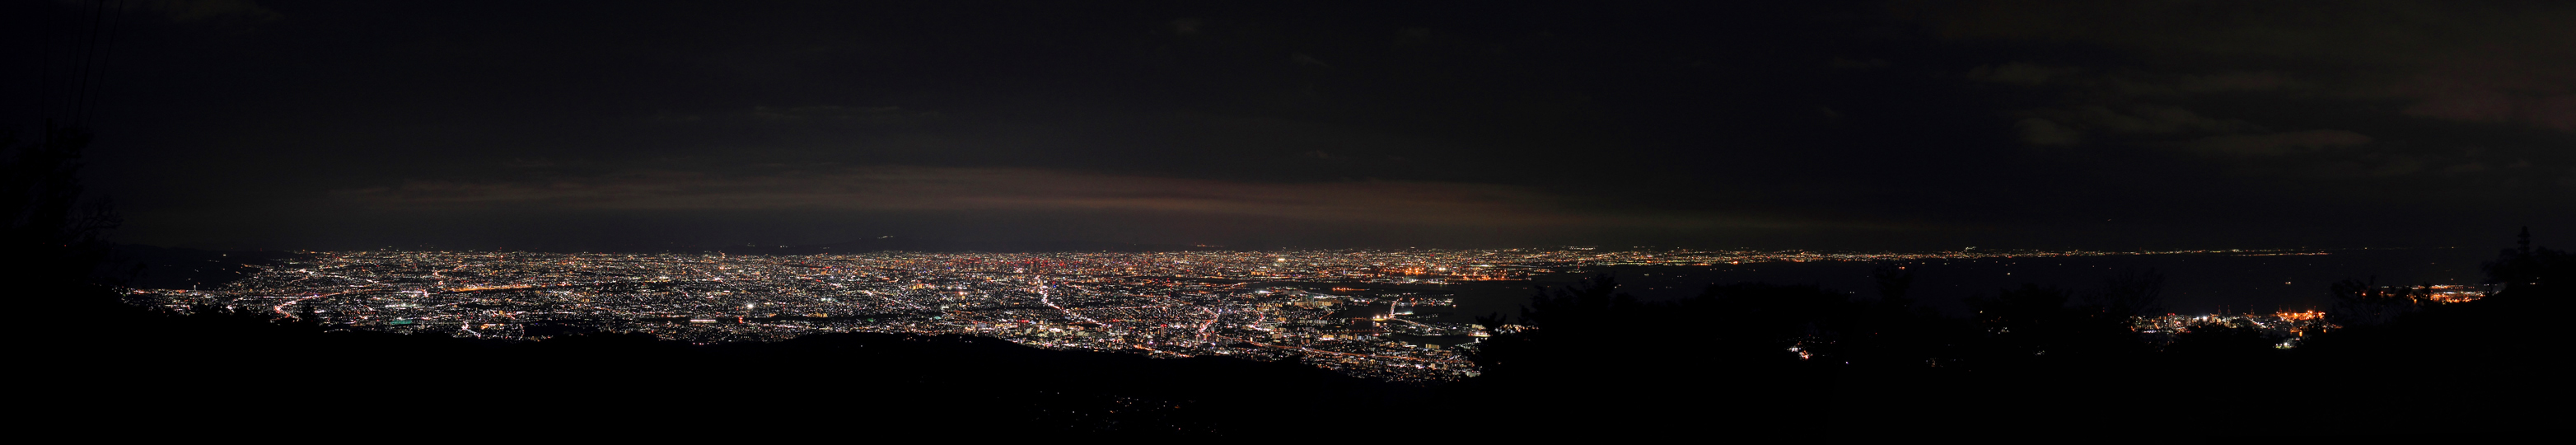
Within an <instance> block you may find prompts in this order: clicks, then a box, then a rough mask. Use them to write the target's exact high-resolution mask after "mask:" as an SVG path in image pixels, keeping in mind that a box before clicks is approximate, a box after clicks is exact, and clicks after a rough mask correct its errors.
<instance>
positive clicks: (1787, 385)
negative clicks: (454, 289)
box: [5, 128, 2576, 440]
mask: <svg viewBox="0 0 2576 445" xmlns="http://www.w3.org/2000/svg"><path fill="white" fill-rule="evenodd" d="M87 140H88V135H87V134H86V133H83V132H81V131H79V130H77V129H71V128H49V129H48V130H47V132H46V133H45V134H43V135H42V137H40V138H39V139H37V140H35V141H19V140H16V139H14V138H9V139H7V140H6V145H7V150H8V151H7V154H8V162H9V163H8V165H7V166H6V168H7V170H8V171H9V172H10V173H9V174H10V177H9V180H8V183H7V184H5V186H6V187H8V188H7V189H6V190H5V191H6V192H8V196H9V199H13V200H15V201H13V202H12V204H13V207H12V209H13V210H14V212H15V213H13V214H12V217H13V219H12V220H11V225H10V226H9V232H8V236H9V240H8V242H9V243H10V244H9V247H10V251H9V252H8V257H9V265H10V266H11V267H9V268H8V269H7V272H6V273H7V278H8V280H9V282H10V283H11V285H12V286H13V287H15V289H14V290H13V292H12V294H13V295H15V296H17V297H18V298H16V299H15V300H16V302H17V303H19V304H22V305H24V306H23V307H27V308H31V309H34V310H33V311H30V313H31V314H33V315H31V316H29V317H27V321H26V322H22V323H13V324H12V327H13V329H14V330H16V331H17V332H16V334H17V335H16V336H15V337H13V338H12V340H13V341H15V342H17V343H18V344H20V345H22V347H21V349H20V350H21V351H25V352H23V354H25V355H24V356H23V357H21V359H20V360H19V361H18V363H22V365H21V366H23V367H27V368H31V369H32V370H33V371H34V372H32V373H29V374H24V375H22V376H21V377H19V379H20V382H21V383H22V385H21V387H20V388H21V389H20V390H19V393H20V394H21V395H20V396H19V398H18V400H21V401H24V402H27V405H30V406H35V407H38V408H39V409H37V410H36V411H37V412H36V413H35V414H34V417H33V418H34V419H35V420H37V421H38V423H40V424H44V425H48V426H50V427H54V428H75V427H77V428H88V429H87V431H93V432H100V433H102V434H239V435H253V436H257V435H274V436H279V437H293V436H300V435H307V434H320V433H322V432H360V431H364V432H379V433H381V432H393V433H401V434H423V435H438V436H450V435H452V436H486V437H500V433H497V431H517V430H521V429H533V430H539V431H552V432H554V433H556V434H569V435H588V436H615V435H629V436H639V437H659V438H668V437H677V436H710V437H712V436H762V437H775V436H781V435H806V434H844V435H893V434H901V435H952V436H955V437H959V438H978V437H992V436H995V435H1004V434H1012V435H1016V434H1038V435H1045V434H1057V433H1095V434H1116V435H1179V436H1200V435H1205V436H1240V437H1264V436H1275V437H1299V436H1294V435H1316V436H1318V437H1390V436H1424V437H1455V438H1460V439H1466V440H1481V438H1483V437H1486V436H1491V435H1495V434H1504V435H1511V437H1534V436H1529V435H1553V434H1590V435H1595V436H1639V437H1643V436H1646V435H1656V434H1670V433H1688V434H1693V436H1688V437H1703V438H1710V439H1717V438H1731V437H1748V436H1766V437H1850V436H1878V435H1907V436H1916V435H1934V436H1946V435H1962V436H1964V435H1979V436H1994V435H2043V434H2070V435H2073V436H2067V437H2074V438H2094V439H2103V438H2142V437H2151V436H2152V437H2169V436H2173V435H2181V434H2281V435H2309V434H2387V433H2452V432H2462V431H2469V432H2487V431H2510V430H2521V429H2536V428H2549V427H2563V423H2561V422H2563V418H2564V415H2565V414H2567V411H2568V410H2567V409H2565V408H2561V407H2558V405H2557V404H2556V402H2555V401H2556V400H2559V399H2563V398H2564V397H2566V396H2568V395H2569V394H2570V391H2569V383H2568V378H2567V377H2566V376H2567V375H2568V370H2567V369H2566V368H2565V366H2564V365H2563V364H2561V363H2560V362H2561V361H2563V359H2561V358H2559V357H2563V356H2565V354H2566V353H2567V352H2568V344H2569V343H2568V340H2570V339H2569V338H2568V334H2567V333H2565V331H2564V329H2563V327H2564V326H2566V325H2567V323H2566V322H2565V321H2564V319H2565V317H2567V316H2568V315H2570V312H2569V311H2568V309H2569V306H2570V301H2571V297H2576V296H2571V295H2569V294H2570V291H2569V285H2570V284H2569V283H2567V281H2568V280H2570V278H2568V277H2570V276H2571V275H2570V274H2571V269H2576V259H2570V257H2569V256H2568V255H2567V253H2566V252H2563V251H2559V250H2553V249H2547V248H2543V247H2539V246H2535V245H2533V244H2532V242H2531V238H2530V234H2529V232H2528V230H2525V231H2524V233H2522V234H2521V235H2520V239H2519V241H2518V244H2517V245H2516V246H2515V247H2513V248H2511V249H2506V250H2504V251H2502V252H2500V253H2499V254H2498V256H2497V258H2496V260H2495V261H2493V262H2491V263H2489V264H2487V266H2486V271H2487V273H2488V276H2489V278H2488V279H2489V281H2490V283H2492V284H2494V285H2496V286H2497V289H2498V291H2497V292H2495V293H2494V294H2492V295H2491V296H2489V297H2487V298H2485V299H2482V300H2478V301H2474V302H2466V303H2447V304H2446V303H2438V302H2433V301H2431V300H2428V299H2426V298H2424V297H2425V296H2424V295H2421V294H2418V293H2415V291H2413V290H2409V289H2406V288H2386V287H2380V286H2377V285H2376V284H2375V283H2373V282H2370V281H2347V282H2344V283H2338V284H2336V285H2334V287H2333V290H2334V291H2335V292H2336V296H2337V298H2338V304H2337V306H2336V309H2335V311H2333V312H2332V313H2333V314H2336V316H2337V317H2340V318H2337V319H2336V320H2337V322H2338V324H2339V325H2341V327H2340V328H2338V329H2334V330H2330V331H2327V332H2323V333H2318V334H2315V335H2311V336H2309V338H2307V339H2305V342H2304V343H2303V346H2301V347H2299V348H2295V349H2280V348H2276V347H2273V345H2274V344H2275V343H2276V342H2278V341H2279V339H2276V338H2271V337H2268V335H2269V334H2266V333H2264V332H2261V331H2255V330H2249V329H2241V328H2236V327H2229V326H2217V325H2211V326H2199V327H2194V328H2192V329H2190V330H2189V332H2186V333H2182V334H2179V335H2176V336H2175V337H2174V338H2173V341H2172V342H2171V343H2170V344H2163V345H2159V344H2156V343H2153V342H2149V341H2147V339H2145V338H2142V337H2141V336H2140V335H2139V334H2138V333H2137V332H2135V331H2134V330H2133V329H2132V328H2130V327H2129V326H2130V325H2129V322H2128V321H2129V320H2130V319H2131V317H2133V316H2137V315H2144V314H2150V313H2154V312H2155V308H2156V307H2157V305H2156V302H2157V294H2158V292H2160V289H2161V286H2162V283H2163V282H2164V280H2165V277H2163V276H2162V275H2160V274H2158V273H2156V272H2154V271H2152V270H2149V271H2134V272H2130V273H2127V274H2124V275H2120V276H2116V277H2113V278H2111V279H2108V280H2105V282H2104V283H2102V285H2101V286H2099V287H2098V288H2089V289H2063V288H2053V287H2043V286H2037V285H2024V286H2019V287H2014V288H2007V289H1999V290H1996V291H1994V292H1992V293H1990V294H1985V295H1981V296H1979V297H1977V298H1975V299H1973V300H1972V304H1971V306H1972V308H1973V309H1974V310H1975V311H1976V313H1975V314H1974V315H1973V316H1971V317H1967V318H1957V317H1948V316H1944V315H1942V314H1941V313H1940V312H1938V311H1934V310H1932V309H1931V308H1928V307H1925V306H1923V305H1920V304H1918V303H1917V302H1916V301H1917V300H1916V297H1917V295H1914V292H1913V289H1912V287H1911V283H1912V281H1913V275H1912V274H1913V272H1910V271H1906V270H1904V269H1902V268H1900V267H1897V266H1894V265H1889V266H1883V267H1882V268H1880V269H1879V270H1878V271H1877V272H1876V274H1875V277H1876V278H1877V283H1878V285H1877V286H1875V287H1876V288H1875V289H1871V290H1872V291H1874V292H1873V293H1871V294H1867V295H1863V294H1858V293H1853V292H1843V291H1838V290H1833V289H1827V288H1822V287H1818V286H1814V285H1776V284H1767V283H1744V284H1732V285H1721V286H1711V287H1709V288H1708V289H1707V290H1706V291H1704V292H1703V293H1701V294H1700V295H1699V296H1698V297H1695V298H1690V299H1684V300H1680V301H1661V302H1646V301H1640V300H1639V299H1637V298H1634V297H1632V296H1629V295H1627V294H1625V293H1622V292H1619V291H1618V284H1617V278H1616V277H1612V276H1607V275H1604V276H1600V277H1596V278H1594V279H1593V280H1591V281H1590V282H1588V283H1585V284H1584V285H1580V286H1568V287H1562V288H1542V289H1537V294H1536V295H1535V296H1533V297H1532V299H1531V301H1530V303H1529V304H1528V305H1527V306H1525V307H1524V308H1523V309H1522V310H1521V311H1519V313H1518V314H1512V315H1510V316H1506V315H1504V314H1492V315H1489V316H1486V317H1480V320H1479V322H1480V323H1481V324H1483V325H1485V327H1486V328H1487V329H1489V330H1490V331H1492V332H1494V333H1495V336H1494V337H1491V338H1489V339H1488V340H1486V341H1484V342H1483V343H1482V344H1481V345H1480V347H1479V348H1478V349H1477V350H1476V352H1475V354H1474V355H1473V359H1474V361H1475V362H1476V363H1477V364H1478V365H1479V366H1480V367H1481V368H1482V370H1483V373H1482V374H1481V375H1479V376H1477V377H1474V378H1470V379H1467V380H1464V381H1459V382H1453V383H1449V384H1444V385H1436V386H1414V385H1405V384H1395V383H1387V382H1376V381H1369V380H1363V379H1357V378H1352V377H1347V376H1343V375H1339V374H1335V373H1332V372H1329V371H1325V370H1322V369H1319V368H1316V367H1312V366H1307V365H1304V364H1300V363H1295V362H1294V361H1283V362H1267V363H1265V362H1253V361H1245V360H1236V359H1228V358H1191V359H1151V358H1146V357H1142V356H1137V355H1131V354H1111V353H1099V352H1079V351H1052V350H1041V349H1036V348H1030V347H1025V346H1020V345H1017V344H1012V343H1009V342H1006V341H1002V340H995V339H987V338H974V337H965V336H927V335H897V334H824V335H813V336H806V337H802V338H797V339H794V340H789V341H784V342H776V343H739V344H717V345H691V344H685V343H679V342H672V341H663V340H658V339H655V338H653V337H651V336H650V335H648V334H588V335H575V336H565V337H558V338H554V339H549V340H543V341H498V340H480V339H466V338H457V337H453V336H448V335H444V334H425V335H403V334H390V333H381V332H365V331H350V330H343V329H336V328H333V327H330V326H321V325H317V324H314V323H311V322H309V321H306V320H309V318H299V317H294V316H281V315H279V314H275V313H270V312H263V311H257V310H230V309H225V308H219V307H198V308H194V309H192V310H188V311H179V312H170V311H161V310H156V309H150V308H146V307H142V306H137V305H131V304H126V303H125V302H123V301H122V300H121V299H120V295H121V292H122V289H124V288H126V287H127V286H128V285H129V284H131V283H129V282H127V281H124V280H125V279H127V278H130V277H132V276H133V271H134V270H135V269H133V268H130V267H125V266H123V265H122V264H125V263H123V262H121V261H120V260H118V259H117V258H115V255H112V254H111V252H113V251H114V250H113V249H111V248H110V246H109V245H108V244H107V243H106V242H105V238H104V231H105V230H107V229H111V228H114V227H115V223H116V218H115V215H114V213H113V212H112V211H110V210H109V208H108V207H106V206H105V205H104V204H101V203H94V202H91V201H84V200H82V199H81V193H80V188H79V183H78V181H77V174H76V172H77V168H78V159H79V150H80V149H81V148H82V147H83V145H84V144H86V142H87ZM483 430H490V431H496V432H494V433H483V432H482V431H483Z"/></svg>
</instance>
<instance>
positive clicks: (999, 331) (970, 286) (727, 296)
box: [136, 249, 2305, 381]
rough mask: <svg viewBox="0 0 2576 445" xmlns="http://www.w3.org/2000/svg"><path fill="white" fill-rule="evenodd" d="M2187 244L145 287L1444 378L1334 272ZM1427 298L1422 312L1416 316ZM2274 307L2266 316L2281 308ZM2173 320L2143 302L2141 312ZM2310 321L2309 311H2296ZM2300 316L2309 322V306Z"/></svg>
mask: <svg viewBox="0 0 2576 445" xmlns="http://www.w3.org/2000/svg"><path fill="white" fill-rule="evenodd" d="M2204 252H2205V251H2192V252H2129V253H2111V252H2082V251H2072V252H2031V251H2019V252H1980V251H1973V250H1965V251H1955V252H1935V253H1910V254H1900V253H1882V254H1828V253H1813V252H1756V251H1686V250H1685V251H1624V252H1595V251H1591V250H1585V249H1509V250H1294V251H1259V252H1204V251H1203V252H1150V253H1081V252H1063V253H921V252H876V253H864V254H826V255H803V256H771V255H725V254H717V253H710V254H555V253H500V252H439V251H357V252H308V253H309V254H310V255H309V256H308V257H307V258H305V259H300V260H295V261H290V262H286V263H282V264H270V265H251V266H253V267H256V268H258V269H259V272H257V273H255V274H253V275H251V276H249V277H247V278H244V279H241V280H238V281H235V282H232V283H228V284H226V285H224V286H222V287H220V288H216V289H202V290H197V289H191V290H138V291H136V293H137V294H138V295H139V296H146V297H150V298H155V299H157V304H161V305H165V306H166V307H170V308H174V309H185V308H189V307H192V306H199V305H211V306H217V307H229V308H236V309H251V310H265V311H272V312H275V313H277V314H280V315H286V316H308V317H316V318H318V320H316V321H318V322H320V323H323V324H324V325H327V326H336V327H341V328H346V329H368V330H382V331H394V332H445V333H449V334H452V335H458V336H468V337H478V338H499V339H514V340H542V339H544V338H547V337H551V336H557V335H567V334H576V333H585V332H642V333H650V334H652V335H655V336H659V337H662V338H666V339H674V340H682V341H689V342H696V343H717V342H734V341H775V340H783V339H787V338H792V337H796V336H800V335H806V334H814V333H829V332H885V333H913V334H966V335H978V336H988V337H994V338H1001V339H1006V340H1010V341H1013V342H1018V343H1021V344H1026V345H1030V346H1035V347H1041V348H1054V349H1085V350H1099V351H1125V352H1134V353H1140V354H1150V355H1154V356H1160V357H1188V356H1198V355H1225V356H1235V357H1242V358H1248V359H1254V360H1276V359H1282V358H1287V357H1290V356H1304V357H1305V361H1306V362H1307V363H1312V364H1315V365H1317V366H1322V367H1326V368H1330V369H1334V370H1337V371H1341V372H1344V373H1349V374H1352V375H1358V376H1363V377H1371V378H1382V379H1390V380H1406V381H1425V380H1449V379H1456V378H1461V377H1466V376H1472V375H1474V373H1475V372H1476V370H1475V367H1474V365H1473V364H1472V363H1470V362H1468V361H1467V359H1466V354H1467V352H1468V350H1470V349H1472V348H1474V347H1475V342H1476V341H1477V340H1479V339H1480V338H1481V337H1484V336H1485V335H1487V333H1486V332H1483V331H1482V329H1481V328H1479V327H1478V326H1475V325H1473V324H1468V323H1457V322H1441V321H1434V320H1433V318H1434V317H1430V316H1429V315H1428V314H1431V313H1433V312H1437V311H1441V310H1445V309H1446V308H1447V307H1449V306H1452V305H1453V304H1454V303H1455V302H1454V301H1452V300H1450V299H1449V297H1448V296H1447V295H1446V294H1439V293H1407V292H1400V291H1383V290H1380V291H1373V292H1353V291H1359V290H1361V289H1356V288H1348V287H1342V286H1361V285H1367V284H1384V283H1409V284H1442V283H1451V282H1458V281H1470V280H1521V279H1526V278H1527V277H1528V276H1529V275H1531V274H1534V273H1549V272H1553V271H1554V269H1563V268H1579V267H1586V266H1600V265H1699V266H1707V265H1715V264H1744V263H1755V262H1789V261H1795V262H1809V261H1872V262H1878V261H1920V260H1933V259H1978V258H2034V257H2062V256H2095V255H2134V254H2157V253H2204ZM1417 314H1421V315H1417ZM2276 318H2277V317H2276ZM2179 321H2180V320H2179V319H2173V320H2161V319H2160V320H2153V321H2151V322H2150V321H2148V320H2142V322H2144V323H2142V325H2141V328H2142V329H2156V328H2160V327H2161V328H2165V329H2171V328H2172V326H2166V325H2171V324H2175V323H2178V322H2179ZM2293 321H2305V320H2293ZM2302 326H2304V325H2302Z"/></svg>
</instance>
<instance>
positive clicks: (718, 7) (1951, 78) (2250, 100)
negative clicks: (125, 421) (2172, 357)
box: [0, 0, 2576, 250]
mask: <svg viewBox="0 0 2576 445" xmlns="http://www.w3.org/2000/svg"><path fill="white" fill-rule="evenodd" d="M374 3H379V2H303V1H279V0H260V1H256V2H253V1H248V0H219V1H151V2H146V1H137V2H133V4H132V5H129V6H128V7H127V10H126V11H124V12H121V13H117V14H113V16H114V17H112V18H113V20H108V21H101V23H114V24H115V25H116V26H117V27H116V28H114V29H115V31H116V32H114V33H111V34H110V35H112V36H114V39H113V40H112V41H111V42H109V43H111V45H109V46H108V48H110V50H109V51H107V52H105V57H106V59H105V60H106V62H105V63H104V64H102V65H97V66H99V67H103V73H104V74H103V75H102V76H103V77H101V78H103V79H104V80H103V81H101V82H102V83H100V84H98V85H99V88H97V89H96V91H98V92H99V93H98V94H97V95H96V102H95V104H94V105H92V109H93V110H94V111H93V112H91V113H89V115H87V116H86V117H83V118H82V119H81V122H83V123H85V124H87V125H89V126H90V127H92V128H94V129H95V130H96V132H97V134H98V142H97V143H96V144H95V145H93V146H92V147H91V149H90V157H89V161H90V166H89V167H88V170H87V172H88V175H87V181H88V184H89V185H90V186H91V190H92V191H93V192H98V193H101V194H104V195H107V196H111V197H113V198H114V199H115V202H116V204H117V206H118V208H119V209H120V210H121V211H122V212H123V213H124V214H125V216H126V226H125V228H124V229H123V230H121V231H120V232H118V233H117V234H116V235H115V237H116V239H117V240H118V241H120V242H128V243H141V244H154V245H165V246H189V247H204V248H228V249H348V248H382V247H388V246H393V247H404V248H419V247H438V248H477V249H480V248H508V249H551V250H650V249H656V248H672V247H685V246H702V245H739V244H742V243H759V244H816V243H838V242H848V241H854V240H869V239H879V237H888V236H891V237H903V238H916V239H943V240H976V241H1007V242H1064V241H1081V242H1106V243H1139V244H1170V245H1190V244H1207V245H1224V246H1230V247H1237V248H1276V247H1407V246H1418V247H1523V246H1547V245H1564V244H1580V245H1602V246H1631V245H1655V246H1694V247H1756V248H1815V249H1871V250H1875V249H1932V248H1956V247H1961V246H1991V247H1996V248H2064V247H2074V248H2090V249H2135V248H2254V247H2299V246H2310V247H2365V246H2375V247H2390V246H2396V247H2406V246H2414V247H2433V246H2455V245H2456V246H2470V247H2479V248H2493V247H2502V246H2504V245H2505V244H2507V243H2509V242H2510V240H2511V236H2512V234H2513V231H2514V230H2515V229H2516V228H2518V227H2520V226H2526V225H2528V226H2532V228H2533V229H2534V232H2535V235H2537V236H2538V238H2539V239H2540V241H2541V242H2542V243H2543V244H2549V245H2556V246H2565V245H2567V244H2569V243H2568V242H2566V241H2564V240H2570V239H2576V25H2571V24H2576V2H2565V1H2535V2H2468V1H2431V0H2427V1H2347V2H2299V3H2295V4H2294V3H2291V2H2246V1H2145V2H2111V1H2078V2H2070V1H2037V0H2033V1H1949V2H1912V1H1899V2H1810V1H1799V2H1776V3H1775V4H1767V5H1766V4H1757V3H1753V2H1657V3H1623V2H1551V3H1548V4H1524V3H1517V2H1490V1H1475V2H1468V1H1460V2H1422V3H1411V4H1410V5H1411V6H1404V7H1391V6H1388V5H1386V4H1381V2H1355V3H1351V4H1336V3H1323V2H1243V1H1229V2H1189V1H1165V2H1105V1H1102V2H1061V1H1031V2H985V1H970V0H939V1H925V2H903V1H866V2H820V1H818V2H759V1H727V2H650V1H617V2H557V1H514V2H488V1H434V2H402V3H404V4H374ZM381 3H395V2H381ZM78 6H79V4H78V3H76V2H49V1H27V2H14V3H11V4H10V5H9V8H10V12H8V13H6V14H0V16H6V17H9V18H7V19H0V21H5V22H6V23H4V24H0V26H5V27H6V28H5V31H0V32H5V33H7V35H8V36H9V37H7V38H6V40H8V41H10V42H12V43H11V44H9V45H6V48H0V50H5V51H9V53H8V54H7V57H8V58H9V60H11V62H10V64H9V68H8V69H7V70H6V75H7V76H8V77H7V78H8V79H11V80H10V81H8V82H6V83H5V88H6V90H5V91H0V93H5V94H0V97H6V98H7V100H8V101H9V102H8V103H7V106H6V107H0V109H5V110H6V112H7V113H8V115H9V116H10V117H9V118H8V119H9V122H11V123H12V124H11V125H14V126H16V127H18V128H20V131H21V134H25V131H29V130H32V129H33V128H34V127H35V125H34V124H33V123H34V122H38V121H40V120H42V118H55V119H58V120H61V119H67V118H66V117H65V116H66V113H65V112H64V111H63V109H64V108H63V107H61V106H60V105H59V104H60V103H62V102H63V101H64V100H66V99H63V98H62V96H61V95H63V94H65V93H63V91H67V90H66V89H65V88H66V87H65V85H69V84H70V82H71V81H69V80H66V79H69V78H71V77H72V76H71V75H68V74H65V72H67V71H69V70H70V68H67V67H70V66H72V65H70V64H68V63H67V62H64V60H65V59H66V58H67V57H68V56H67V55H69V54H73V53H70V52H63V51H65V50H63V49H64V48H70V47H71V44H70V43H65V42H73V41H79V39H80V38H82V37H83V36H79V35H77V34H78V33H79V32H80V30H81V29H86V28H83V27H86V26H89V25H87V24H86V23H82V22H80V20H84V18H83V17H87V16H84V15H80V14H81V12H80V11H81V10H80V9H79V8H78ZM47 45H52V46H47ZM44 48H55V49H56V50H57V51H55V52H53V53H50V54H49V53H48V52H47V51H43V49H44ZM48 103H50V104H54V105H52V106H45V107H42V108H40V106H39V105H40V104H48ZM2552 240H2558V242H2552Z"/></svg>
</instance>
